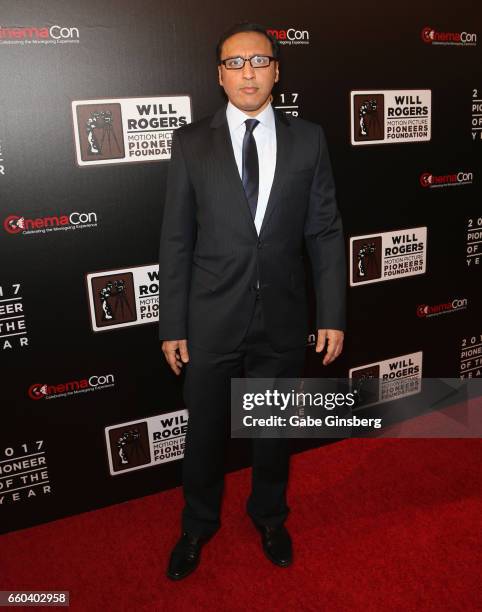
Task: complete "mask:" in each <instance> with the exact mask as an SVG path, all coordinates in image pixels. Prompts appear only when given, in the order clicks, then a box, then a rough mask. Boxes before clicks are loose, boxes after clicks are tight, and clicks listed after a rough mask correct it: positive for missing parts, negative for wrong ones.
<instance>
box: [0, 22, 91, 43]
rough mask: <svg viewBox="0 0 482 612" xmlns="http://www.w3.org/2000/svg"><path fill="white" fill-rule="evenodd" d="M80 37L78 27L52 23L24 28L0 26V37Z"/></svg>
mask: <svg viewBox="0 0 482 612" xmlns="http://www.w3.org/2000/svg"><path fill="white" fill-rule="evenodd" d="M79 37H80V34H79V28H72V27H68V26H60V25H53V26H50V27H49V28H47V27H42V26H41V27H37V26H28V27H24V28H14V27H3V28H2V27H0V39H1V38H4V39H23V40H25V39H29V40H45V39H52V40H72V39H78V38H79Z"/></svg>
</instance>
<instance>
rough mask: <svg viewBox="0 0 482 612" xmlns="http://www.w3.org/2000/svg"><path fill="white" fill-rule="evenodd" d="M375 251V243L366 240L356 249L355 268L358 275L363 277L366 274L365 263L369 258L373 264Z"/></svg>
mask: <svg viewBox="0 0 482 612" xmlns="http://www.w3.org/2000/svg"><path fill="white" fill-rule="evenodd" d="M374 253H375V243H373V242H367V243H366V244H364V245H363V246H362V247H360V248H359V249H358V253H357V269H358V277H359V278H363V277H365V276H366V275H367V264H368V261H369V260H370V259H373V261H374V263H375V265H376V262H375V260H374V257H373V255H374Z"/></svg>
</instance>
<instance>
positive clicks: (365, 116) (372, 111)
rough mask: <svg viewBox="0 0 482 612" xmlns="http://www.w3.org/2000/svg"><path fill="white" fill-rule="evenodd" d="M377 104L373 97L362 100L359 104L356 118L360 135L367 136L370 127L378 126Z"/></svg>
mask: <svg viewBox="0 0 482 612" xmlns="http://www.w3.org/2000/svg"><path fill="white" fill-rule="evenodd" d="M377 110H378V105H377V101H376V100H375V98H371V99H369V100H364V101H363V102H362V103H361V104H360V108H359V110H358V119H359V126H360V134H359V135H360V136H368V135H369V132H370V131H371V128H372V127H373V128H374V127H375V126H377V127H379V128H380V120H379V119H378V113H377Z"/></svg>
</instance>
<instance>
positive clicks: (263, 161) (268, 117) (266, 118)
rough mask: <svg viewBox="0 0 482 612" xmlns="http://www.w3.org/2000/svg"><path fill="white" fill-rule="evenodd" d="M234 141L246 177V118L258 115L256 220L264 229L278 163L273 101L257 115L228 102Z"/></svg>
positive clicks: (258, 229)
mask: <svg viewBox="0 0 482 612" xmlns="http://www.w3.org/2000/svg"><path fill="white" fill-rule="evenodd" d="M226 118H227V120H228V126H229V133H230V135H231V143H232V145H233V151H234V157H235V159H236V164H237V166H238V172H239V176H240V177H241V180H242V178H243V139H244V134H245V132H246V124H245V123H244V122H245V121H246V119H257V120H258V121H259V124H258V125H257V126H256V127H255V129H254V130H253V136H254V140H255V141H256V148H257V150H258V165H259V189H258V204H257V206H256V216H255V218H254V224H255V226H256V231H257V232H258V235H259V232H260V230H261V224H262V223H263V218H264V214H265V212H266V206H267V204H268V198H269V194H270V191H271V186H272V184H273V178H274V170H275V166H276V126H275V118H274V111H273V107H272V106H271V104H268V106H267V107H266V108H265V109H264V110H262V111H261V112H260V113H259V114H258V115H256V117H250V116H249V115H245V114H244V113H243V111H241V110H239V108H237V107H236V106H234V104H231V102H228V106H227V109H226Z"/></svg>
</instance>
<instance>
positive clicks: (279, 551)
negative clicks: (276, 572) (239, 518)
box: [255, 523, 293, 567]
mask: <svg viewBox="0 0 482 612" xmlns="http://www.w3.org/2000/svg"><path fill="white" fill-rule="evenodd" d="M255 527H256V529H257V530H258V531H259V532H260V533H261V541H262V544H263V550H264V553H265V555H266V556H267V557H268V559H269V560H270V561H272V562H273V563H275V564H276V565H279V566H280V567H288V565H291V563H292V561H293V547H292V544H291V537H290V534H289V533H288V530H287V529H286V527H285V526H284V525H280V526H278V527H271V526H270V525H258V524H256V523H255Z"/></svg>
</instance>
